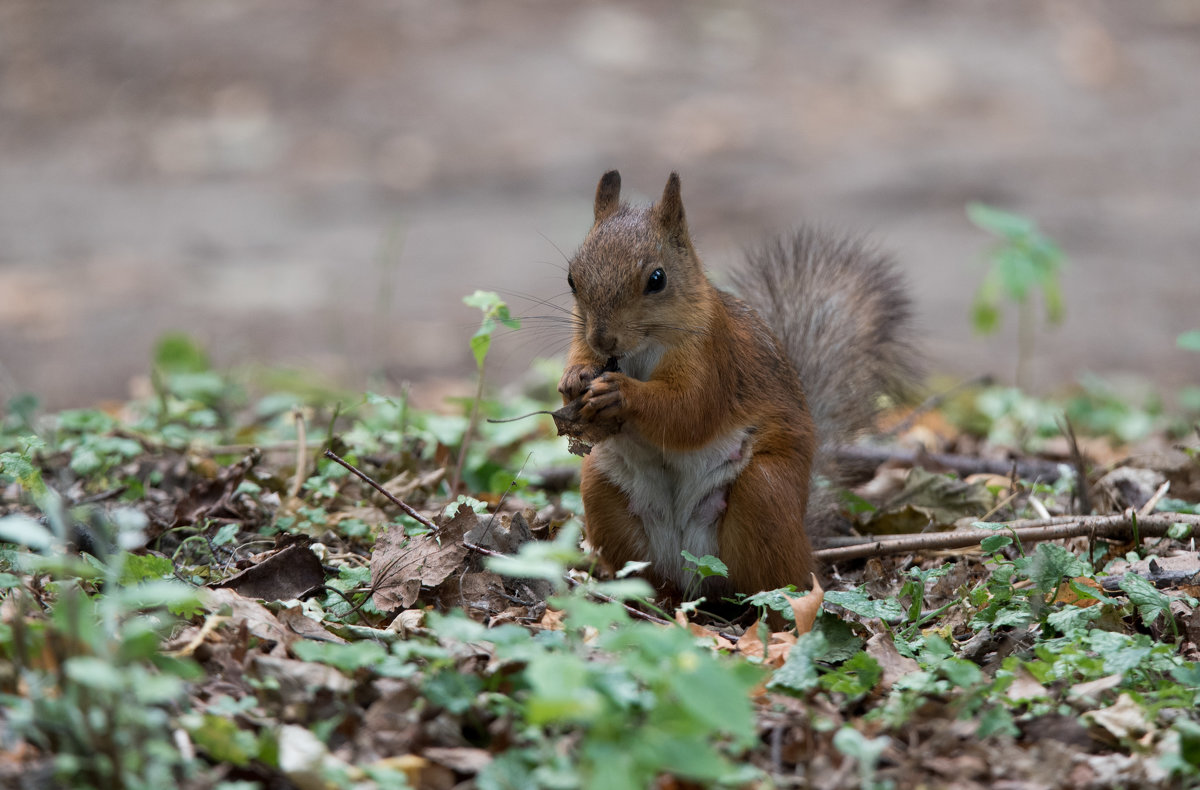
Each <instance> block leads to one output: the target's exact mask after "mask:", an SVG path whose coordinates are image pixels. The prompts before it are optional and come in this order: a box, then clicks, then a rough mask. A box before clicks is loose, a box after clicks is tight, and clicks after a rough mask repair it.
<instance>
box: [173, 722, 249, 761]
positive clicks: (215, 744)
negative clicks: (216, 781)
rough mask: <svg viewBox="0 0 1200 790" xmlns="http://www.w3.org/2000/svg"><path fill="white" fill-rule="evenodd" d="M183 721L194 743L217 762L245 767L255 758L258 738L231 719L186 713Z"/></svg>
mask: <svg viewBox="0 0 1200 790" xmlns="http://www.w3.org/2000/svg"><path fill="white" fill-rule="evenodd" d="M182 723H183V725H184V727H185V728H186V729H187V731H188V734H189V735H191V737H192V740H193V741H195V743H196V746H198V747H199V748H200V750H201V751H203V752H205V753H206V754H207V755H208V756H209V757H211V758H212V759H213V761H214V762H216V763H218V764H220V763H228V764H230V765H236V766H238V767H245V766H247V765H249V764H250V762H251V761H252V760H254V759H255V758H256V757H258V739H257V738H256V737H255V735H254V733H252V732H248V731H246V730H243V729H241V728H240V727H238V725H237V722H235V721H234V720H233V719H232V718H225V717H223V716H216V715H213V714H211V713H205V714H203V715H202V716H197V715H192V716H187V717H185V718H184V719H183V722H182Z"/></svg>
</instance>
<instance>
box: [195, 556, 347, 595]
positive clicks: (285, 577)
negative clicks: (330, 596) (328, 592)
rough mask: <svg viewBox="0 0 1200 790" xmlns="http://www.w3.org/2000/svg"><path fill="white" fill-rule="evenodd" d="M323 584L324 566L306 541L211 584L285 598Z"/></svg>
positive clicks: (254, 593)
mask: <svg viewBox="0 0 1200 790" xmlns="http://www.w3.org/2000/svg"><path fill="white" fill-rule="evenodd" d="M324 584H325V570H324V569H323V568H322V567H321V561H320V560H319V559H317V555H316V554H314V553H313V552H312V550H311V549H309V548H308V546H307V545H303V544H300V543H293V544H292V545H291V546H288V547H287V548H285V549H281V550H280V551H277V552H274V553H273V554H271V555H269V556H268V557H267V558H266V559H264V560H262V561H261V562H258V563H256V564H254V565H251V566H250V567H249V568H247V569H246V570H244V571H242V572H241V573H237V574H235V575H233V576H230V577H229V578H228V579H224V580H222V581H221V582H219V583H217V584H214V585H213V587H214V588H222V587H223V588H226V589H230V590H236V591H237V592H238V594H239V595H244V596H246V597H247V598H258V599H260V600H263V601H286V600H290V599H293V598H299V597H301V596H302V595H304V594H305V593H308V592H311V591H312V590H315V589H317V588H318V587H321V586H322V585H324Z"/></svg>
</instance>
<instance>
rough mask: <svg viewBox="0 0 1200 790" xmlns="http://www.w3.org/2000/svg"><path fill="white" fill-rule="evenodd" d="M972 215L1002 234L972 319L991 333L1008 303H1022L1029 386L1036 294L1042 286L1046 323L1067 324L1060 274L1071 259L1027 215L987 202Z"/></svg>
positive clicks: (1022, 354) (1021, 355)
mask: <svg viewBox="0 0 1200 790" xmlns="http://www.w3.org/2000/svg"><path fill="white" fill-rule="evenodd" d="M967 216H968V217H969V218H970V220H971V222H973V223H974V224H975V225H976V226H978V227H980V228H982V229H983V230H986V231H988V232H989V233H992V234H993V235H995V236H998V237H999V238H1000V240H999V241H998V242H997V243H996V244H994V245H993V246H992V247H991V249H989V250H988V252H987V253H986V256H985V257H986V259H987V261H988V263H989V267H988V271H987V274H986V275H985V276H984V280H983V283H982V284H981V285H980V286H979V290H978V291H977V292H976V294H975V303H974V305H973V306H972V308H971V321H972V323H973V324H974V325H975V329H976V331H978V332H981V333H983V334H991V333H992V332H995V331H996V330H997V329H998V328H999V326H1000V309H1001V306H1002V303H1003V301H1004V300H1005V299H1008V300H1010V301H1013V302H1016V303H1017V306H1018V311H1019V316H1018V319H1017V385H1018V386H1020V387H1022V388H1025V387H1027V386H1028V384H1029V381H1028V372H1027V365H1028V363H1029V358H1030V356H1031V355H1032V354H1033V329H1034V327H1033V315H1032V307H1031V306H1030V302H1031V296H1032V294H1033V292H1034V291H1035V290H1038V289H1040V290H1041V293H1042V302H1043V303H1044V305H1045V310H1046V321H1047V322H1048V323H1051V324H1058V323H1061V322H1062V318H1063V312H1064V310H1063V296H1062V284H1061V282H1060V281H1059V272H1060V271H1061V269H1062V266H1063V263H1064V262H1065V260H1066V258H1065V256H1064V255H1063V253H1062V250H1061V249H1059V247H1058V245H1057V244H1055V243H1054V242H1053V241H1052V240H1051V239H1050V238H1049V237H1047V236H1046V235H1045V234H1043V233H1042V232H1041V231H1040V230H1038V227H1037V225H1036V224H1035V223H1034V222H1033V221H1032V220H1030V219H1027V218H1026V217H1022V216H1019V215H1017V214H1010V213H1009V212H1007V211H1001V210H1000V209H998V208H994V207H992V206H987V205H984V204H983V203H971V204H969V205H968V206H967Z"/></svg>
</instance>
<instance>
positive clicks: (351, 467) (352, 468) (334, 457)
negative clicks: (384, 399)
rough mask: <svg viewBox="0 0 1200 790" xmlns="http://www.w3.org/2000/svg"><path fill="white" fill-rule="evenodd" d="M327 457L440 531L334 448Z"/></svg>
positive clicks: (421, 521)
mask: <svg viewBox="0 0 1200 790" xmlns="http://www.w3.org/2000/svg"><path fill="white" fill-rule="evenodd" d="M325 457H326V458H328V459H330V460H331V461H336V462H337V463H339V464H341V465H342V466H344V467H346V468H347V469H349V470H350V471H351V472H353V473H354V474H356V475H358V477H359V478H360V479H361V480H362V481H363V482H365V483H366V484H367V485H369V486H371V488H374V489H375V490H376V491H378V492H379V493H381V494H383V495H384V496H385V497H387V499H388V501H389V502H391V503H392V504H393V505H395V506H396V507H398V508H400V509H401V510H403V511H404V512H405V513H407V514H408V515H409V516H410V517H412V518H413V519H416V521H417V523H419V524H422V525H423V526H426V527H428V528H429V529H431V530H433V531H434V532H437V531H438V527H437V524H434V523H433V522H432V521H430V520H429V519H427V518H425V517H424V516H422V515H421V514H420V513H418V512H417V511H415V510H413V509H412V507H411V506H410V505H409V504H408V503H406V502H404V501H403V500H401V499H400V498H398V497H396V496H394V495H393V494H392V492H390V491H388V490H387V489H386V488H384V487H383V486H381V485H379V483H376V482H375V481H374V480H372V479H371V478H370V477H369V476H368V475H367V474H366V473H365V472H362V471H360V470H359V469H358V468H356V467H355V466H354V465H353V464H351V463H348V462H347V461H346V460H344V459H343V458H342V457H341V456H339V455H338V454H337V453H335V452H333V451H332V450H326V451H325Z"/></svg>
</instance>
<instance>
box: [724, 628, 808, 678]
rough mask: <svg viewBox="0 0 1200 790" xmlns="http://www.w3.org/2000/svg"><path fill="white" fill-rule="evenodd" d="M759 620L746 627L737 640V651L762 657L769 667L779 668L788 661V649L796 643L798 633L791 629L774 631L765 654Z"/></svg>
mask: <svg viewBox="0 0 1200 790" xmlns="http://www.w3.org/2000/svg"><path fill="white" fill-rule="evenodd" d="M759 622H760V621H757V620H756V621H755V622H754V625H752V626H750V627H749V628H747V629H746V633H744V634H742V638H741V639H739V640H738V641H737V645H736V648H737V651H738V652H739V653H741V654H742V655H744V656H746V657H748V658H758V659H762V660H763V663H764V664H765V665H767V666H769V667H774V668H779V667H781V666H783V664H784V662H785V661H787V655H788V651H790V650H791V649H792V645H794V644H796V635H795V634H793V633H792V632H791V631H775V632H772V633H771V635H770V637H769V638H768V639H767V654H766V656H765V657H764V656H763V640H762V638H761V637H760V636H759Z"/></svg>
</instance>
